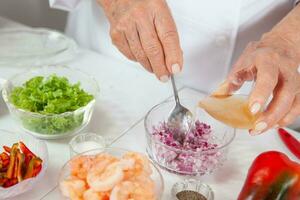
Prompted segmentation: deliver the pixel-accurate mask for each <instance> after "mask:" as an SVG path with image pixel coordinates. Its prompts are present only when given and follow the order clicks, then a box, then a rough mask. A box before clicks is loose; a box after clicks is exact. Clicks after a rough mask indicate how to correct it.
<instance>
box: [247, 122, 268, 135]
mask: <svg viewBox="0 0 300 200" xmlns="http://www.w3.org/2000/svg"><path fill="white" fill-rule="evenodd" d="M267 127H268V124H267V123H266V122H259V123H257V124H256V125H255V128H254V130H252V131H251V135H259V134H261V133H262V131H263V130H265V129H266V128H267Z"/></svg>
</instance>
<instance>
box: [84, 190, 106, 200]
mask: <svg viewBox="0 0 300 200" xmlns="http://www.w3.org/2000/svg"><path fill="white" fill-rule="evenodd" d="M83 200H109V193H104V192H95V191H94V190H92V189H88V190H87V191H85V192H84V194H83Z"/></svg>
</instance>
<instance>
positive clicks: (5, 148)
mask: <svg viewBox="0 0 300 200" xmlns="http://www.w3.org/2000/svg"><path fill="white" fill-rule="evenodd" d="M3 149H4V151H6V153H10V151H11V148H10V147H8V146H3Z"/></svg>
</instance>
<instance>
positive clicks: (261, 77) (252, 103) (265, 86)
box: [249, 60, 279, 114]
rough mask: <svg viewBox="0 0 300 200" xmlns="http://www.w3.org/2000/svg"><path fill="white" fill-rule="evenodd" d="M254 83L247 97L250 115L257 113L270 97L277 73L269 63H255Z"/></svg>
mask: <svg viewBox="0 0 300 200" xmlns="http://www.w3.org/2000/svg"><path fill="white" fill-rule="evenodd" d="M256 69H257V72H256V81H255V85H254V88H253V90H252V91H251V93H250V96H249V108H250V111H251V113H252V114H256V113H258V112H259V111H260V110H261V109H262V108H263V106H264V105H265V104H266V102H267V101H268V99H269V97H270V96H271V95H272V93H273V91H274V89H275V87H276V85H277V82H278V75H279V71H278V68H277V67H276V66H274V65H273V64H272V63H271V62H269V61H265V60H260V61H258V62H256Z"/></svg>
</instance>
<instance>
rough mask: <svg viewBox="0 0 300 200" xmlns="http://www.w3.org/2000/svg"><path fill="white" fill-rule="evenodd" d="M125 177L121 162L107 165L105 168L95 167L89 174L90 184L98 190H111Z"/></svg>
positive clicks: (88, 181)
mask: <svg viewBox="0 0 300 200" xmlns="http://www.w3.org/2000/svg"><path fill="white" fill-rule="evenodd" d="M123 178H124V173H123V169H122V167H121V166H120V163H119V162H115V163H112V164H110V165H109V166H107V167H106V168H105V169H98V168H96V167H95V168H93V170H90V171H89V172H88V174H87V178H86V180H87V183H88V185H89V186H90V187H91V188H92V189H93V190H95V191H97V192H105V191H109V190H111V189H112V188H113V187H114V186H115V185H117V184H118V183H120V182H121V181H122V180H123Z"/></svg>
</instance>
